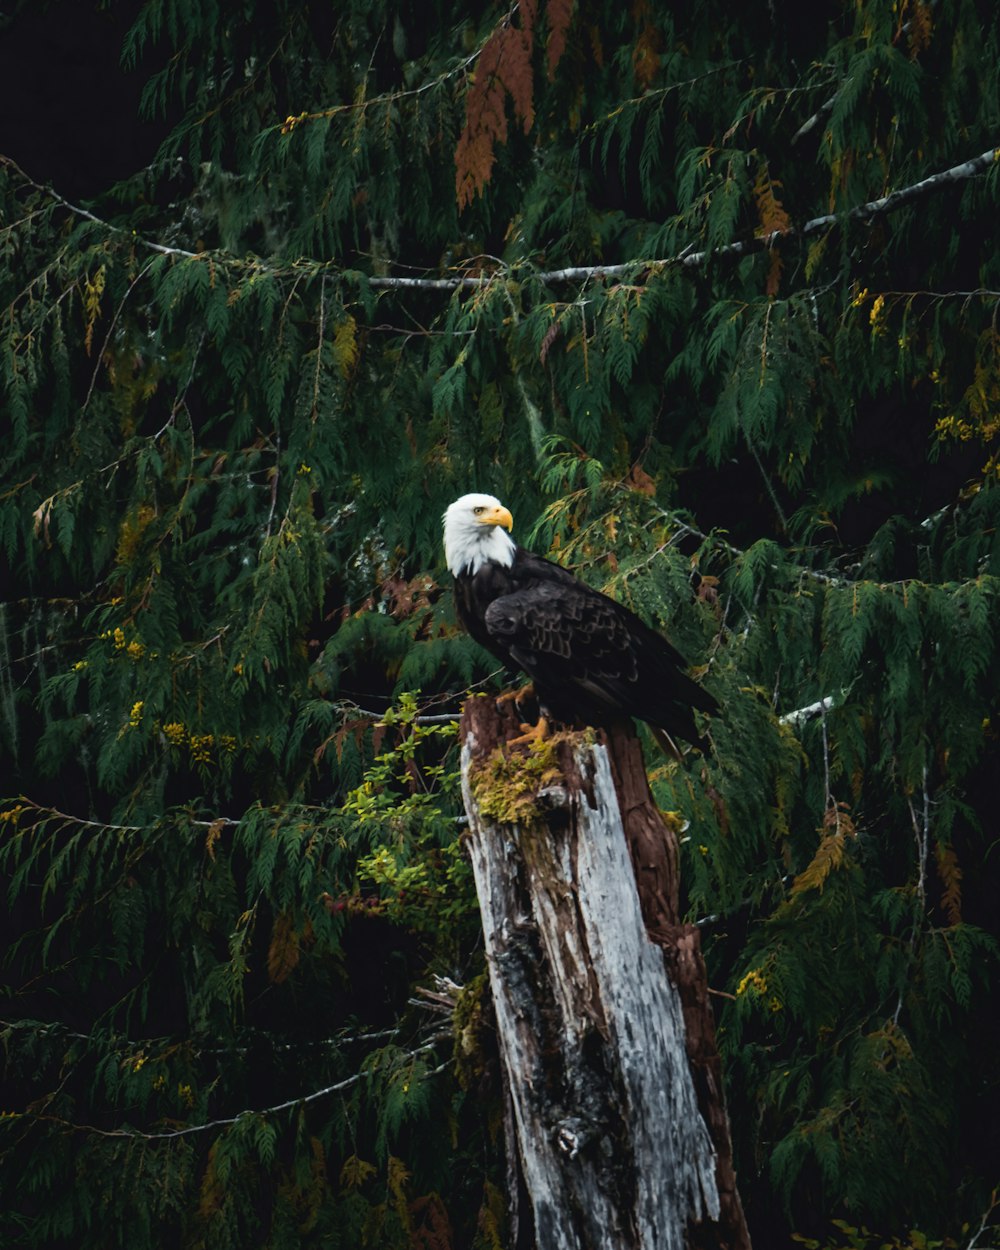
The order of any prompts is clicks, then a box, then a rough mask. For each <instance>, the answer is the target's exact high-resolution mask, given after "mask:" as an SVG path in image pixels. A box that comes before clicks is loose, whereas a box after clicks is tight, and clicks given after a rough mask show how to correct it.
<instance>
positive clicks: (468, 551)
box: [444, 495, 719, 758]
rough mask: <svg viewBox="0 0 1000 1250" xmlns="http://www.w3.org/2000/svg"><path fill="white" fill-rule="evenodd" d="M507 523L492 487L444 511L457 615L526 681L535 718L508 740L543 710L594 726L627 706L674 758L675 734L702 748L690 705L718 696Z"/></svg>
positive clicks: (538, 732)
mask: <svg viewBox="0 0 1000 1250" xmlns="http://www.w3.org/2000/svg"><path fill="white" fill-rule="evenodd" d="M513 526H514V520H513V517H512V516H511V514H510V512H509V511H508V510H507V509H506V508H505V507H504V506H503V504H501V503H500V501H499V500H498V499H494V498H493V496H492V495H463V496H462V498H461V499H457V500H456V501H455V502H454V503H453V504H452V505H451V506H450V507H449V508H448V510H447V512H446V513H445V514H444V549H445V557H446V559H447V562H448V568H449V570H450V571H451V573H452V575H453V576H454V578H455V608H456V612H457V614H458V618H459V620H460V622H461V623H462V625H463V626H464V627H465V628H466V630H468V632H469V633H470V634H471V635H472V637H473V638H474V639H475V640H476V642H478V643H480V644H481V645H482V646H484V647H485V648H486V649H487V650H488V651H490V652H492V653H493V655H495V656H497V657H498V658H499V659H500V660H502V661H503V663H504V664H505V665H507V667H508V668H511V669H520V670H521V671H522V672H524V673H525V674H526V675H527V677H528V678H529V679H530V680H531V682H532V684H533V686H534V690H535V696H536V698H537V701H538V705H539V710H540V717H539V723H538V725H537V726H535V727H534V729H532V730H527V729H525V732H524V733H523V734H522V735H521V736H520V737H519V738H514V739H512V743H514V744H517V743H525V742H530V741H537V740H539V739H541V738H543V737H544V736H545V734H546V733H547V732H548V724H547V722H548V721H549V720H557V721H560V722H565V723H567V724H573V723H583V724H585V725H590V726H592V727H594V728H601V727H607V726H608V725H610V724H613V723H615V722H618V721H620V720H621V718H622V717H623V716H634V717H636V718H637V719H638V720H643V721H646V723H647V724H648V725H650V726H651V728H652V729H653V730H654V732H655V733H656V734H657V737H658V739H659V740H660V741H661V744H663V745H664V749H665V750H666V751H667V752H668V754H670V755H673V756H674V757H675V758H680V754H681V752H680V749H679V748H678V747H677V745H676V743H674V741H673V739H674V738H680V739H682V740H683V741H684V742H690V743H692V744H694V745H696V746H699V747H701V748H702V749H703V750H708V744H707V742H706V741H705V740H704V739H703V738H702V736H701V732H700V730H699V728H698V726H697V725H696V724H695V719H694V710H695V709H697V710H698V711H700V712H705V713H712V712H717V711H718V707H719V705H718V704H717V703H716V701H715V699H714V698H713V697H712V695H710V694H709V693H708V691H707V690H704V689H703V688H702V687H701V686H699V685H697V684H696V683H695V682H694V681H692V680H691V678H690V677H688V676H687V674H686V672H685V671H684V670H685V669H686V667H687V665H686V663H685V661H684V659H683V657H682V656H681V655H680V654H679V652H677V651H676V650H675V649H674V648H673V646H671V644H670V643H669V642H668V641H667V640H666V638H664V637H663V636H662V635H661V634H658V633H657V632H656V631H655V630H652V629H650V628H649V626H648V625H646V624H645V623H644V622H643V621H641V620H640V619H639V617H637V616H636V615H635V613H634V612H630V611H629V609H628V608H625V607H622V605H621V604H620V603H616V602H615V601H614V600H613V599H610V598H609V597H608V596H607V595H603V594H601V592H600V591H597V590H593V589H591V587H589V586H587V585H586V584H585V583H584V582H581V581H580V580H579V578H577V577H574V575H573V574H572V573H570V572H569V571H568V570H567V569H564V568H562V567H560V565H558V564H553V563H552V562H551V561H549V560H544V559H542V557H541V556H536V555H534V554H532V552H530V551H525V550H524V548H523V547H519V546H518V545H517V544H516V543H515V542H514V540H513V539H512V538H511V537H509V531H510V530H511V529H512V528H513ZM505 531H508V532H505ZM520 694H521V692H520V691H518V692H516V693H514V694H513V695H512V697H513V698H514V699H515V700H518V696H519V695H520ZM518 701H519V702H520V700H518ZM520 711H521V709H520V708H519V714H520Z"/></svg>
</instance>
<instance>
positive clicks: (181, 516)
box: [0, 0, 1000, 1250]
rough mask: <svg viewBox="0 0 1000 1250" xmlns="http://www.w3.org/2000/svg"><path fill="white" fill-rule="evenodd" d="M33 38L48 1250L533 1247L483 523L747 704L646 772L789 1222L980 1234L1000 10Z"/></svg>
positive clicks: (29, 805)
mask: <svg viewBox="0 0 1000 1250" xmlns="http://www.w3.org/2000/svg"><path fill="white" fill-rule="evenodd" d="M3 21H5V22H6V30H5V31H4V35H5V37H6V47H7V55H8V56H9V57H10V59H11V66H10V67H9V68H10V71H11V72H8V73H4V74H0V79H2V81H3V84H4V85H3V87H2V90H3V91H4V92H5V93H6V94H7V99H5V101H4V104H5V107H4V108H3V110H2V112H3V114H4V116H5V117H6V118H7V119H9V120H11V121H14V122H15V123H17V124H16V125H14V126H12V127H11V128H10V131H9V133H8V134H7V135H6V137H5V138H4V140H3V143H2V144H0V256H2V264H0V308H2V310H3V318H2V323H0V351H2V362H3V363H2V377H0V384H2V414H3V443H2V448H0V457H2V465H3V469H2V479H0V547H2V550H3V557H4V560H5V563H6V565H7V568H8V577H7V579H6V587H5V590H4V594H3V602H2V604H0V626H2V629H0V674H2V675H0V751H2V753H3V766H2V769H3V771H2V774H0V775H2V778H3V784H2V786H0V790H2V792H3V794H4V796H5V798H4V801H3V803H2V804H0V865H2V870H3V876H4V879H5V886H6V892H7V893H6V897H7V901H8V904H9V910H8V913H7V919H6V922H5V924H6V934H5V936H6V937H7V956H6V960H5V964H4V975H5V980H6V983H7V992H6V1001H5V1006H4V1014H3V1022H4V1023H3V1025H2V1029H3V1040H4V1069H3V1070H4V1089H5V1094H4V1114H3V1117H2V1119H0V1158H2V1161H3V1166H2V1181H0V1186H2V1195H0V1211H2V1213H3V1214H2V1219H3V1225H4V1244H11V1245H16V1246H26V1247H27V1246H34V1247H57V1246H67V1247H68V1246H73V1247H78V1246H83V1247H88V1246H93V1247H101V1248H102V1250H104V1248H107V1247H109V1246H125V1245H128V1246H130V1247H131V1246H143V1245H150V1246H153V1245H166V1244H170V1245H183V1246H191V1247H196V1246H201V1245H206V1246H207V1245H211V1246H213V1247H223V1246H233V1247H241V1248H242V1247H246V1246H249V1245H266V1246H273V1247H276V1248H277V1247H288V1246H296V1247H298V1246H303V1247H306V1246H334V1245H345V1246H357V1245H377V1246H386V1247H391V1246H419V1247H432V1246H433V1247H445V1246H483V1247H487V1246H489V1247H497V1246H500V1245H503V1244H504V1228H503V1197H502V1192H501V1188H502V1178H503V1160H502V1158H501V1157H500V1156H501V1149H502V1133H501V1132H500V1129H499V1116H500V1107H499V1103H498V1102H497V1101H496V1088H495V1067H494V1062H493V1051H492V1047H491V1040H490V1024H489V1008H488V1003H486V1002H485V1000H484V997H483V993H484V991H483V981H482V956H481V952H480V950H479V947H478V919H477V913H476V904H475V898H474V894H473V892H472V889H471V885H470V876H469V871H468V866H467V864H466V861H465V859H464V857H463V854H462V848H461V841H460V835H461V828H462V825H461V803H460V797H459V795H458V792H457V788H456V780H455V767H456V760H455V752H454V741H453V734H454V722H453V721H452V720H449V719H448V718H449V717H450V716H452V715H453V714H454V713H455V712H456V711H457V709H458V707H459V705H460V702H461V699H462V697H463V696H464V694H465V692H466V691H468V690H469V689H475V690H487V691H489V690H495V689H498V688H499V686H500V684H501V682H502V680H503V675H502V674H499V673H497V672H496V671H495V665H494V664H493V662H492V661H491V660H490V658H489V657H488V656H487V655H486V654H485V653H484V652H482V651H480V650H479V649H478V648H476V647H475V646H474V645H473V644H472V643H471V642H470V641H469V640H468V639H466V638H465V637H463V636H462V635H461V634H460V633H459V632H458V631H457V629H456V626H455V621H454V615H453V612H452V608H451V603H450V596H449V594H448V593H447V583H448V578H447V574H446V572H445V570H444V566H443V557H442V552H441V547H440V516H441V513H442V511H443V509H444V507H445V506H446V505H447V504H448V503H449V502H450V501H451V500H452V499H453V498H455V497H456V496H458V495H460V494H462V493H465V491H467V490H470V489H476V490H488V491H491V492H492V493H495V494H497V495H499V496H500V497H501V498H503V500H504V502H505V503H507V504H508V505H509V506H510V507H511V509H512V511H513V513H514V516H515V520H516V521H517V534H518V537H519V538H520V540H521V541H522V542H530V543H531V544H532V545H534V547H535V549H536V550H540V551H546V550H547V551H549V552H550V553H552V554H553V555H554V558H557V559H559V560H560V561H562V562H564V563H566V564H567V565H569V566H571V567H573V568H575V569H576V570H577V571H578V572H579V573H580V574H581V575H582V576H584V577H585V578H586V579H587V580H589V581H591V582H592V583H593V584H595V585H597V586H599V587H601V588H602V589H604V590H606V591H607V592H608V593H610V594H612V595H614V596H615V597H616V598H619V599H621V600H622V601H623V602H627V603H628V604H629V605H630V606H631V607H633V608H634V609H635V610H636V611H638V612H640V613H641V614H642V615H643V616H644V617H645V618H646V619H647V620H648V621H650V622H651V623H653V624H655V625H657V626H658V627H660V628H663V629H665V630H666V631H667V632H668V633H669V634H670V636H671V638H672V640H673V641H674V642H675V643H676V644H677V646H678V647H679V649H681V650H682V651H683V652H684V653H685V655H687V656H689V657H690V658H691V660H692V662H693V663H694V664H695V665H696V666H697V668H698V670H699V673H700V675H701V677H702V679H703V680H704V682H705V684H706V686H707V687H708V688H709V689H711V690H712V692H713V693H714V694H715V695H716V697H717V698H718V699H719V701H720V703H721V704H722V705H723V708H724V712H723V714H722V715H721V716H718V717H715V718H713V721H712V724H711V729H710V734H711V739H712V743H713V750H712V752H711V754H709V755H707V756H705V757H701V756H698V755H693V756H691V757H689V760H688V762H687V763H686V764H685V765H683V766H680V767H678V766H674V765H664V764H657V765H656V766H655V768H654V773H653V781H654V786H655V788H656V793H657V797H658V800H659V801H660V802H661V804H662V806H663V807H665V808H669V809H671V810H674V811H676V812H678V813H679V814H680V816H681V817H683V818H684V819H685V820H687V821H688V822H689V829H688V834H687V841H686V842H685V844H684V852H683V854H684V862H683V866H682V873H683V879H684V882H685V890H686V906H687V907H688V909H689V911H690V914H691V916H692V917H695V918H699V919H700V920H701V921H702V922H703V937H704V943H705V946H706V952H707V956H708V959H709V969H710V977H711V981H712V984H713V986H714V987H715V988H716V989H717V990H718V991H719V993H720V997H719V998H718V1000H717V1001H718V1003H719V1004H720V1014H719V1021H720V1044H721V1045H722V1048H723V1052H724V1060H725V1064H726V1071H727V1082H728V1084H727V1093H728V1097H729V1101H730V1110H731V1115H732V1120H733V1130H734V1139H735V1148H736V1152H737V1166H738V1169H739V1175H740V1185H741V1190H742V1193H743V1198H744V1203H745V1205H746V1208H747V1214H748V1219H749V1221H750V1224H751V1229H752V1231H753V1232H754V1233H755V1235H756V1236H757V1238H758V1241H759V1243H760V1244H766V1245H781V1244H784V1243H787V1242H788V1238H789V1237H790V1236H791V1234H792V1233H793V1232H795V1233H797V1234H798V1235H799V1236H800V1237H803V1238H808V1239H811V1240H809V1241H807V1244H811V1245H814V1246H824V1247H833V1246H838V1247H839V1246H841V1245H843V1244H850V1245H853V1246H868V1245H873V1246H874V1245H882V1244H891V1245H895V1246H917V1245H923V1244H957V1242H958V1241H959V1239H962V1244H963V1245H965V1244H968V1245H970V1246H971V1245H974V1244H981V1242H980V1241H979V1240H978V1238H979V1234H978V1233H977V1232H976V1230H977V1229H980V1230H981V1229H982V1228H983V1227H985V1225H986V1223H987V1222H988V1221H989V1219H990V1212H991V1211H992V1210H993V1208H992V1206H991V1202H992V1200H991V1196H990V1195H991V1192H993V1190H994V1186H995V1185H996V1184H997V1181H998V1176H997V1172H996V1159H997V1156H998V1142H997V1130H996V1125H997V1123H998V1122H1000V1090H998V1073H997V1064H996V1058H995V1057H996V1054H997V1053H998V1049H1000V1034H998V1028H997V1019H998V1014H1000V1013H998V1011H997V1001H996V988H995V987H996V981H997V955H998V945H997V942H998V938H1000V923H998V920H997V912H996V904H995V898H996V895H997V891H998V888H1000V881H998V879H997V872H998V870H997V861H996V856H995V855H991V854H990V851H991V848H992V847H993V843H994V842H995V835H994V824H995V821H994V818H993V817H991V816H990V811H991V808H992V783H993V779H994V775H995V771H996V768H997V761H998V753H1000V748H998V725H997V694H998V688H1000V637H998V630H1000V627H998V619H1000V612H998V602H997V598H998V581H997V575H998V571H1000V570H998V559H1000V551H998V545H1000V539H998V534H1000V528H998V521H1000V515H998V514H1000V507H998V500H1000V439H998V435H1000V419H998V417H997V411H998V406H1000V333H998V331H997V327H996V313H997V307H998V301H1000V273H998V269H1000V262H998V260H997V255H996V252H997V249H996V247H995V234H996V220H997V209H998V186H997V178H998V173H997V162H996V160H995V157H996V153H997V151H998V145H1000V81H998V74H997V65H998V64H1000V47H998V43H1000V17H998V14H997V12H996V11H995V7H994V6H993V5H992V4H988V3H985V2H984V0H937V2H936V3H935V2H933V0H898V2H897V3H895V4H893V5H890V4H887V3H885V2H884V0H852V3H846V2H834V0H825V2H824V3H823V4H821V5H820V6H819V7H818V8H817V7H815V6H814V7H813V8H811V9H804V8H803V7H802V6H800V5H793V4H791V3H789V2H788V0H769V3H768V4H766V5H765V4H763V3H751V4H748V5H743V6H733V5H731V4H723V3H721V2H720V0H701V3H698V4H694V3H688V2H687V0H684V2H682V3H673V4H667V3H665V0H635V2H634V3H632V4H631V5H628V6H621V5H615V4H612V3H610V2H608V0H603V2H600V0H581V2H580V3H573V2H572V0H545V3H540V2H539V0H518V2H517V3H514V4H512V5H510V6H507V5H503V4H489V5H476V4H471V3H460V4H443V3H433V4H430V5H428V4H425V3H417V2H416V0H374V2H372V0H365V2H363V3H362V0H345V3H343V4H340V5H329V4H320V3H318V2H316V0H312V2H311V3H308V4H298V3H291V2H290V0H270V2H265V0H249V2H248V3H246V4H244V5H242V6H219V5H216V4H197V3H193V2H192V0H146V2H145V3H143V4H141V5H140V4H139V3H137V2H135V0H117V2H116V3H111V4H107V3H102V4H96V3H89V4H81V3H65V2H53V3H49V4H43V5H38V4H36V5H28V4H21V5H18V6H15V8H14V10H13V11H12V13H11V14H10V15H9V16H8V17H7V18H5V19H3ZM40 22H46V23H49V24H50V25H51V26H52V28H53V29H54V30H55V29H58V30H59V31H60V35H59V36H58V37H61V38H63V39H64V40H65V41H66V43H67V45H71V46H73V47H77V48H83V49H90V50H91V51H93V50H95V49H100V50H101V55H102V56H103V58H104V61H103V62H102V64H104V65H105V66H106V65H107V64H108V58H109V57H112V56H113V57H114V58H115V61H114V63H117V60H118V58H119V57H120V67H121V68H120V70H117V69H116V70H114V71H111V70H108V71H107V72H104V73H100V74H99V73H96V72H94V73H92V75H91V79H92V81H91V79H88V82H87V85H86V87H81V88H80V94H79V95H78V96H77V97H74V98H72V99H68V100H66V102H65V103H64V105H63V107H62V108H61V109H60V110H59V111H58V112H57V113H56V116H55V120H54V121H53V122H52V123H51V127H55V126H58V127H59V128H60V130H59V133H58V135H57V134H56V131H55V129H53V128H51V127H50V128H48V129H47V128H46V119H47V118H48V117H49V116H50V114H49V113H48V111H47V108H48V105H46V104H45V102H44V101H42V100H41V99H39V101H38V104H37V107H35V106H34V105H33V104H31V103H30V97H28V98H26V97H25V94H24V92H23V90H19V86H18V74H17V73H16V72H14V61H15V59H16V60H17V63H18V64H19V65H20V66H21V67H22V69H27V70H31V71H32V72H33V73H34V72H36V71H44V69H45V68H46V67H44V66H41V65H39V63H38V59H37V58H38V57H39V55H40V53H38V52H37V51H34V49H35V47H36V45H35V44H34V43H33V40H34V39H35V37H36V36H37V34H38V30H39V23H40ZM94 55H95V56H96V55H97V53H96V51H95V53H94ZM33 58H34V59H33ZM47 68H48V71H49V73H50V75H51V82H52V89H53V91H56V92H57V91H58V79H59V74H60V72H61V67H60V66H58V65H55V66H53V65H49V66H48V67H47ZM53 71H54V72H53ZM137 83H141V84H142V87H141V99H139V100H138V101H136V100H135V99H134V96H135V95H136V94H138V90H137V88H136V84H137ZM43 94H45V93H44V92H43V93H40V96H41V95H43ZM102 110H103V111H102ZM98 121H100V122H102V124H104V125H113V126H114V127H115V128H116V131H115V133H121V135H122V137H123V142H122V144H121V153H123V154H124V155H123V156H114V157H106V158H102V156H101V154H100V150H99V149H100V144H95V143H94V142H93V135H92V134H90V133H89V132H88V131H87V127H88V126H93V125H94V124H95V122H98ZM74 127H80V128H81V129H80V131H79V132H74ZM74 134H76V139H77V143H76V146H77V148H78V150H79V153H80V155H79V156H78V157H77V158H75V159H74V160H73V161H72V162H68V161H66V160H65V158H64V157H62V156H61V155H60V152H61V150H62V141H63V140H65V139H66V138H67V137H68V138H69V139H70V140H71V141H72V140H73V137H74ZM57 139H58V140H59V142H58V143H57ZM151 140H155V145H156V146H155V151H154V150H153V149H152V148H150V147H149V146H148V145H149V143H150V141H151ZM85 141H86V142H85ZM144 145H146V147H145V149H144ZM122 160H124V163H125V165H126V167H125V168H122V167H120V166H121V162H122ZM414 692H419V693H414ZM653 758H654V757H653V756H652V755H651V756H650V759H653ZM435 975H436V976H439V977H442V978H448V980H447V981H441V982H440V983H439V988H437V989H433V988H432V987H433V985H434V982H433V977H434V976H435ZM455 985H462V986H463V987H464V989H463V990H462V991H461V992H460V993H459V992H458V991H457V990H456V989H455V988H454V987H455ZM418 991H419V992H418ZM420 1004H423V1005H420ZM453 1051H454V1054H453ZM862 1226H865V1227H866V1228H871V1229H873V1230H876V1231H874V1232H872V1233H871V1234H868V1233H867V1232H861V1231H858V1230H859V1229H861V1227H862ZM970 1230H971V1231H970ZM928 1237H930V1238H932V1239H936V1243H935V1242H934V1241H930V1242H928V1241H927V1238H928ZM970 1237H971V1238H972V1240H970ZM921 1238H924V1240H921ZM947 1238H951V1239H952V1240H951V1241H946V1240H945V1239H947Z"/></svg>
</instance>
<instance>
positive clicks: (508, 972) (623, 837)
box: [462, 698, 750, 1250]
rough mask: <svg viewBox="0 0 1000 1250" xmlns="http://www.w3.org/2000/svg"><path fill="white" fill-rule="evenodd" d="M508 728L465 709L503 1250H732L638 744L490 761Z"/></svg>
mask: <svg viewBox="0 0 1000 1250" xmlns="http://www.w3.org/2000/svg"><path fill="white" fill-rule="evenodd" d="M516 732H517V726H516V719H515V713H514V711H513V709H510V708H509V707H508V708H504V709H501V708H498V707H497V705H496V704H495V703H494V701H493V700H492V699H485V698H475V699H470V700H469V701H468V703H467V704H466V709H465V715H464V718H463V725H462V737H463V748H462V783H463V791H464V796H465V805H466V811H467V813H468V817H469V824H470V838H469V849H470V854H471V858H472V865H473V871H474V873H475V878H476V888H477V891H478V895H479V903H480V908H481V911H482V918H483V931H484V935H485V943H486V953H487V958H488V962H489V972H490V983H491V987H492V991H493V1000H494V1007H495V1010H496V1016H497V1029H498V1034H499V1044H500V1054H501V1061H502V1066H503V1070H504V1076H505V1081H506V1084H507V1092H508V1095H509V1100H510V1104H509V1105H510V1114H509V1115H508V1149H509V1162H510V1186H509V1188H510V1198H511V1203H512V1214H513V1218H514V1224H515V1230H514V1237H513V1244H514V1245H515V1246H516V1247H517V1250H526V1248H527V1247H531V1246H537V1247H538V1250H640V1248H641V1250H654V1248H655V1250H684V1248H685V1247H694V1246H698V1247H706V1248H707V1247H720V1248H722V1247H725V1248H727V1250H729V1248H732V1250H749V1244H750V1243H749V1238H748V1236H747V1233H746V1227H745V1224H744V1222H743V1217H742V1211H741V1209H740V1205H739V1198H738V1196H737V1194H736V1189H735V1184H734V1180H733V1171H732V1160H731V1151H730V1145H729V1133H728V1123H727V1120H726V1114H725V1106H724V1103H723V1100H722V1090H721V1084H720V1080H719V1069H718V1058H717V1056H716V1052H715V1043H714V1032H713V1028H712V1021H711V1010H710V1007H709V1005H708V998H707V990H706V987H705V973H704V965H703V964H702V961H701V955H700V951H699V949H698V943H697V930H695V929H693V928H691V927H690V926H682V927H681V926H678V925H677V847H676V838H675V837H674V835H673V834H672V832H671V831H670V830H669V829H668V828H667V827H665V826H664V822H663V820H662V819H661V818H660V816H659V814H658V812H657V810H656V808H655V805H654V804H653V802H652V799H651V796H650V795H649V790H648V785H647V783H646V778H645V771H644V769H643V766H642V756H641V750H640V749H639V744H638V742H637V740H636V739H635V738H634V735H632V734H630V732H629V731H627V730H624V729H623V730H622V731H621V732H620V733H618V732H615V733H612V734H611V735H610V737H608V736H605V735H598V736H597V740H595V736H594V735H593V734H565V735H561V736H560V737H558V738H557V739H555V740H553V741H552V742H550V743H548V744H545V745H544V746H543V747H542V748H541V749H537V748H536V749H533V750H532V751H531V752H530V753H527V754H526V753H524V752H523V751H520V750H515V751H511V752H507V753H505V752H504V751H503V750H501V749H500V744H502V743H503V742H505V741H506V740H507V739H508V738H509V737H511V736H512V735H513V734H515V733H516ZM616 784H617V789H616ZM665 954H666V958H664V955H665ZM699 1104H701V1105H699ZM512 1137H513V1138H514V1139H516V1142H515V1143H512V1142H511V1141H510V1138H512ZM522 1191H523V1194H524V1195H526V1197H527V1203H525V1202H524V1201H523V1200H522V1201H519V1199H518V1195H519V1193H522ZM524 1207H529V1208H530V1209H529V1210H524V1209H523V1208H524Z"/></svg>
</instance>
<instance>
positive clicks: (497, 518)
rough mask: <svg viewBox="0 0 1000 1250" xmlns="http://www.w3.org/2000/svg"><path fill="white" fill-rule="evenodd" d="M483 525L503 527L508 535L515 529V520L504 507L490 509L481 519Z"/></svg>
mask: <svg viewBox="0 0 1000 1250" xmlns="http://www.w3.org/2000/svg"><path fill="white" fill-rule="evenodd" d="M479 522H480V524H482V525H502V526H503V527H504V529H505V530H507V532H508V533H510V531H511V530H512V529H513V528H514V518H513V517H512V516H511V515H510V513H509V512H508V510H507V509H506V508H504V507H499V508H489V509H487V511H486V512H484V513H483V515H482V516H481V517H480V518H479Z"/></svg>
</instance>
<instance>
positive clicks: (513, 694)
mask: <svg viewBox="0 0 1000 1250" xmlns="http://www.w3.org/2000/svg"><path fill="white" fill-rule="evenodd" d="M534 697H535V683H534V682H533V681H529V682H528V684H527V685H526V686H518V688H517V689H516V690H505V691H504V692H503V694H498V695H497V703H510V702H514V703H520V702H521V700H522V699H533V698H534ZM524 728H527V726H524V725H522V729H524Z"/></svg>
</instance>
